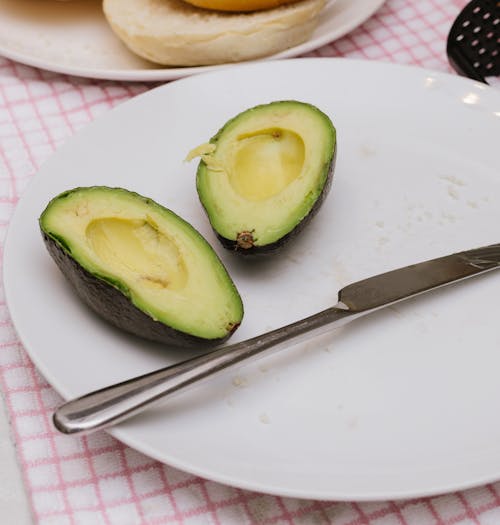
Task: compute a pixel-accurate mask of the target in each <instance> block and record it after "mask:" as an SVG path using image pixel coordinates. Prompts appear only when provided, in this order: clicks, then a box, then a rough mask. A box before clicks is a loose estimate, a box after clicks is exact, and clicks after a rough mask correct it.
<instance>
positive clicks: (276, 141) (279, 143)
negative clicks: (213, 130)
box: [188, 100, 336, 254]
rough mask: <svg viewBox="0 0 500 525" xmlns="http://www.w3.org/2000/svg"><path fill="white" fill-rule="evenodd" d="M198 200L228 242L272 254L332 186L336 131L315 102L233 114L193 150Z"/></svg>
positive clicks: (251, 251) (229, 245)
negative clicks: (207, 141) (232, 116)
mask: <svg viewBox="0 0 500 525" xmlns="http://www.w3.org/2000/svg"><path fill="white" fill-rule="evenodd" d="M195 156H200V157H201V160H200V163H199V165H198V170H197V176H196V187H197V191H198V195H199V199H200V201H201V203H202V205H203V207H204V208H205V211H206V213H207V215H208V219H209V220H210V223H211V225H212V228H213V229H214V231H215V233H216V234H217V236H218V238H219V240H220V241H221V243H222V244H223V246H224V247H226V248H229V249H231V250H236V251H237V252H239V253H242V254H260V253H269V252H274V251H276V250H278V249H279V248H281V247H282V246H283V245H284V244H285V243H286V242H287V241H289V240H290V239H291V238H292V237H294V236H295V235H296V234H297V233H298V232H299V231H301V230H302V229H303V228H304V226H305V225H306V224H307V223H308V222H309V220H310V219H311V218H312V217H313V216H314V214H315V213H316V211H317V210H318V209H319V207H320V205H321V203H322V202H323V200H324V198H325V197H326V195H327V193H328V190H329V188H330V185H331V180H332V176H333V170H334V165H335V158H336V131H335V127H334V126H333V123H332V121H331V120H330V118H329V117H328V116H327V115H326V114H325V113H323V112H322V111H320V110H319V109H318V108H317V107H315V106H313V105H311V104H307V103H304V102H299V101H295V100H285V101H277V102H271V103H270V104H263V105H259V106H256V107H253V108H251V109H248V110H246V111H244V112H242V113H240V114H239V115H237V116H236V117H234V118H232V119H231V120H229V121H228V122H227V123H226V124H225V125H224V126H223V127H222V128H221V129H220V130H219V132H218V133H217V134H216V135H215V136H214V137H212V138H211V139H210V142H209V143H207V144H203V145H201V146H199V147H197V148H195V149H194V150H193V151H192V152H190V154H189V155H188V160H189V159H191V158H193V157H195Z"/></svg>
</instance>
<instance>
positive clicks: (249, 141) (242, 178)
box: [227, 128, 305, 201]
mask: <svg viewBox="0 0 500 525" xmlns="http://www.w3.org/2000/svg"><path fill="white" fill-rule="evenodd" d="M304 157H305V153H304V142H303V140H302V139H301V138H300V136H299V135H297V134H296V133H294V132H293V131H289V130H284V129H280V128H273V129H270V130H260V131H258V132H256V133H252V134H248V135H245V136H240V137H238V141H237V142H235V145H234V152H233V154H232V155H231V156H230V157H229V158H228V159H227V174H228V177H229V182H230V184H231V186H232V187H233V189H234V191H235V192H236V193H238V194H239V195H240V196H241V197H243V198H244V199H246V200H250V201H264V200H266V199H269V198H270V197H274V196H275V195H278V194H279V193H281V192H282V191H284V190H285V188H286V187H287V186H288V185H289V184H290V183H291V182H293V181H294V180H295V179H296V178H297V177H299V175H300V173H301V171H302V167H303V165H304Z"/></svg>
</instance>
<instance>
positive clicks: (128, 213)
mask: <svg viewBox="0 0 500 525" xmlns="http://www.w3.org/2000/svg"><path fill="white" fill-rule="evenodd" d="M39 223H40V228H41V231H42V234H43V238H44V240H45V244H46V246H47V249H48V251H49V253H50V255H51V256H52V257H53V259H54V260H55V262H56V263H57V265H58V266H59V268H60V269H61V271H62V272H63V273H64V275H65V276H66V277H67V278H68V280H69V281H70V282H71V284H72V285H73V286H74V287H75V289H76V291H77V293H78V294H79V296H80V297H81V298H82V299H83V301H84V302H85V303H87V305H88V306H90V307H91V308H92V309H93V310H94V311H95V312H97V313H98V314H99V315H100V316H101V317H103V318H104V319H106V320H107V321H109V322H110V323H112V324H114V325H115V326H117V327H119V328H121V329H123V330H126V331H127V332H130V333H133V334H135V335H139V336H141V337H145V338H147V339H151V340H154V341H160V342H162V343H166V344H168V345H174V346H184V347H185V346H188V347H199V346H213V345H215V344H218V343H221V342H223V341H224V340H226V339H227V338H228V337H229V336H230V335H231V334H232V333H233V332H234V331H235V329H236V328H237V327H238V325H239V324H240V322H241V320H242V317H243V305H242V302H241V298H240V295H239V294H238V291H237V290H236V287H235V285H234V284H233V282H232V280H231V278H230V277H229V275H228V273H227V271H226V269H225V268H224V266H223V265H222V262H221V261H220V260H219V258H218V257H217V255H216V253H215V252H214V250H213V249H212V247H211V246H210V245H209V244H208V243H207V242H206V240H205V239H204V238H203V237H202V236H201V235H200V234H199V233H198V232H197V231H196V230H195V229H194V228H193V227H192V226H191V225H190V224H188V223H187V222H186V221H184V220H183V219H181V218H180V217H179V216H177V215H176V214H175V213H173V212H172V211H170V210H168V209H166V208H164V207H163V206H160V205H159V204H157V203H155V202H154V201H152V200H151V199H148V198H145V197H142V196H141V195H138V194H137V193H133V192H130V191H127V190H125V189H122V188H109V187H103V186H93V187H88V188H75V189H73V190H69V191H66V192H64V193H62V194H60V195H59V196H57V197H55V198H54V199H53V200H51V201H50V203H49V204H48V206H47V207H46V209H45V210H44V211H43V213H42V215H41V217H40V221H39Z"/></svg>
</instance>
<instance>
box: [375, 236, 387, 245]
mask: <svg viewBox="0 0 500 525" xmlns="http://www.w3.org/2000/svg"><path fill="white" fill-rule="evenodd" d="M377 242H378V245H379V246H383V245H384V244H387V243H388V242H389V237H379V239H378V241H377Z"/></svg>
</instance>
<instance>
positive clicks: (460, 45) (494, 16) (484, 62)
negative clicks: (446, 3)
mask: <svg viewBox="0 0 500 525" xmlns="http://www.w3.org/2000/svg"><path fill="white" fill-rule="evenodd" d="M446 52H447V54H448V60H449V61H450V64H451V65H452V67H453V68H454V69H455V70H456V71H457V72H458V73H459V74H460V75H464V76H467V77H469V78H473V79H475V80H479V81H480V82H485V83H487V82H486V80H485V79H486V77H492V76H498V75H500V0H473V1H472V2H469V3H468V4H467V5H466V6H465V8H464V9H463V10H462V12H461V13H460V14H459V15H458V17H457V19H456V20H455V22H454V23H453V26H452V27H451V30H450V33H449V35H448V42H447V47H446Z"/></svg>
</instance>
